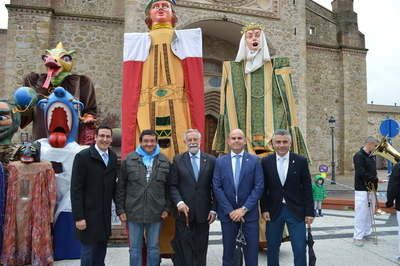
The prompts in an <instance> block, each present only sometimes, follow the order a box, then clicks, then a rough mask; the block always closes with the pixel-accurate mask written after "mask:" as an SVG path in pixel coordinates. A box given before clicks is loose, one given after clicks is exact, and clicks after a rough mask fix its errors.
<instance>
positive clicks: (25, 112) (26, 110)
mask: <svg viewBox="0 0 400 266" xmlns="http://www.w3.org/2000/svg"><path fill="white" fill-rule="evenodd" d="M74 53H75V51H74V50H70V51H67V50H65V49H64V47H63V45H62V43H61V42H60V43H58V44H57V46H56V48H54V49H49V50H46V54H45V55H43V56H42V60H43V63H44V66H45V67H46V69H47V73H42V74H39V73H34V72H32V73H30V74H28V75H27V76H25V77H24V80H23V85H24V86H26V87H29V88H32V89H33V90H34V91H35V92H36V93H37V96H36V97H38V98H39V100H40V99H43V98H44V97H48V96H49V95H50V94H51V93H52V92H53V90H54V88H56V87H58V86H60V87H63V88H64V89H65V90H67V91H68V92H69V93H71V94H72V95H73V96H74V97H75V98H76V99H77V100H79V101H80V102H82V103H83V104H84V108H83V109H82V110H81V114H80V115H81V124H82V125H81V129H80V132H79V134H80V135H79V138H78V139H79V143H81V144H91V143H93V140H94V133H95V125H94V122H95V120H96V114H97V104H96V95H95V89H94V85H93V82H92V80H91V79H90V78H89V77H87V76H85V75H77V74H73V73H72V72H71V70H72V67H73V60H72V55H73V54H74ZM32 97H34V96H32ZM29 103H30V101H28V102H25V103H23V102H22V103H21V102H16V104H17V106H18V108H17V111H19V112H21V114H22V120H21V128H24V127H26V126H27V125H28V124H29V123H30V122H32V121H33V127H32V135H33V139H40V138H45V137H46V135H47V129H46V123H45V122H46V121H45V117H44V116H43V111H42V110H41V109H40V108H37V107H36V106H35V105H34V104H29ZM27 104H29V105H27ZM54 137H55V138H57V137H61V138H63V136H61V135H57V136H56V135H55V136H54ZM56 141H58V140H56ZM60 141H62V140H60Z"/></svg>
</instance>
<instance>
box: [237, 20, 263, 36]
mask: <svg viewBox="0 0 400 266" xmlns="http://www.w3.org/2000/svg"><path fill="white" fill-rule="evenodd" d="M249 30H262V31H264V26H263V25H261V24H259V23H254V22H251V23H250V24H247V25H246V26H244V27H243V28H242V31H241V33H242V34H244V33H246V32H247V31H249Z"/></svg>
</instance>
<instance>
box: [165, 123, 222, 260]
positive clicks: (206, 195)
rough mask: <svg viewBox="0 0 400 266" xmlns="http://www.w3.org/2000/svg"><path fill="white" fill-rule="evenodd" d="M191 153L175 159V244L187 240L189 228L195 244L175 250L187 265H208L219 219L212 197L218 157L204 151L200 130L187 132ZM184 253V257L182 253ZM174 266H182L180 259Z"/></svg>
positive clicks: (172, 188) (172, 180) (172, 178)
mask: <svg viewBox="0 0 400 266" xmlns="http://www.w3.org/2000/svg"><path fill="white" fill-rule="evenodd" d="M184 142H185V144H186V145H187V148H188V151H187V152H185V153H182V154H179V155H177V156H175V158H174V161H173V164H172V169H171V175H170V181H169V183H170V187H169V188H170V196H171V199H172V201H173V202H174V204H175V206H176V208H177V214H176V229H175V241H179V239H185V234H186V233H187V230H188V228H189V229H190V231H191V235H192V241H191V243H186V245H185V244H183V245H182V247H183V248H184V250H175V254H176V256H179V257H181V258H183V257H184V258H185V260H186V261H185V262H184V264H183V265H193V266H205V265H206V262H207V246H208V233H209V227H210V224H211V223H212V222H214V220H215V218H216V212H215V201H214V200H213V196H212V177H213V171H214V163H215V158H214V156H212V155H209V154H206V153H203V152H201V151H200V142H201V134H200V132H199V131H198V130H197V129H189V130H187V131H186V132H185V135H184ZM180 253H184V254H180ZM174 265H178V266H179V262H178V260H177V259H175V260H174Z"/></svg>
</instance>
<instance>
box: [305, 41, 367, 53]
mask: <svg viewBox="0 0 400 266" xmlns="http://www.w3.org/2000/svg"><path fill="white" fill-rule="evenodd" d="M307 49H314V50H329V51H332V52H348V53H358V54H367V52H368V49H366V48H359V47H351V46H345V45H328V44H319V43H312V42H307Z"/></svg>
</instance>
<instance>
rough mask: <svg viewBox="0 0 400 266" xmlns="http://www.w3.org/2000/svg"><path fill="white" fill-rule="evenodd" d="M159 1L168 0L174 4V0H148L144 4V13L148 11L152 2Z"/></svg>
mask: <svg viewBox="0 0 400 266" xmlns="http://www.w3.org/2000/svg"><path fill="white" fill-rule="evenodd" d="M160 1H167V2H170V3H171V5H176V1H175V0H149V1H148V2H147V4H146V8H145V13H147V12H148V11H149V9H150V7H151V5H152V4H154V3H156V2H160Z"/></svg>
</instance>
